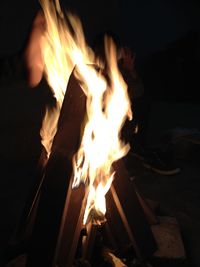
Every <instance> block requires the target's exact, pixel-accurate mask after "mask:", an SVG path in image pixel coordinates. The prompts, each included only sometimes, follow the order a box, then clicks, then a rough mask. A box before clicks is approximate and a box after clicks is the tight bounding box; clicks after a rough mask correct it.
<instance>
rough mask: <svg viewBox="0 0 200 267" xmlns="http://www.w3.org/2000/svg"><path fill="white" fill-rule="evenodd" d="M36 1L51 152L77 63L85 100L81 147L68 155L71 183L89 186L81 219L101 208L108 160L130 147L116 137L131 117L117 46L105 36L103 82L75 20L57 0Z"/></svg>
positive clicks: (109, 174)
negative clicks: (50, 97)
mask: <svg viewBox="0 0 200 267" xmlns="http://www.w3.org/2000/svg"><path fill="white" fill-rule="evenodd" d="M41 5H42V7H43V11H44V15H45V19H46V22H47V26H46V34H45V36H44V38H43V41H42V50H43V51H44V52H43V57H44V63H45V74H46V77H47V81H48V83H49V85H50V86H51V88H52V90H53V93H54V95H55V98H56V100H57V107H56V108H55V109H54V110H53V112H51V113H50V112H48V113H46V116H45V119H44V121H43V127H42V130H41V136H42V141H43V144H44V145H45V147H46V149H47V151H48V153H50V151H51V144H52V140H53V137H54V135H55V133H56V130H57V121H58V117H59V113H60V109H61V106H62V102H63V98H64V94H65V90H66V88H67V82H68V79H69V76H70V74H71V72H72V70H73V68H74V66H76V68H75V75H76V77H77V78H78V80H79V81H80V85H81V88H82V89H83V91H84V93H85V94H86V97H87V103H86V119H85V121H86V123H85V125H84V131H83V136H82V140H81V144H80V148H79V150H78V151H77V153H76V155H74V158H73V164H74V181H73V187H78V186H79V185H80V184H81V183H84V184H85V185H86V186H87V188H88V192H89V193H88V198H87V205H86V210H85V216H84V222H83V223H84V224H85V223H86V222H87V220H88V219H89V218H91V217H92V218H93V219H94V220H95V218H94V217H96V219H97V221H98V218H104V215H105V212H106V203H105V194H106V193H107V192H108V190H109V188H110V186H111V184H112V181H113V179H114V172H113V169H112V164H113V162H115V161H117V160H118V159H120V158H122V157H123V156H125V155H126V153H127V152H128V150H129V145H128V144H124V143H123V142H122V141H121V140H120V130H121V128H122V126H123V124H124V122H125V120H126V119H127V118H129V119H131V117H132V112H131V105H130V100H129V97H128V93H127V86H126V84H125V82H124V80H123V78H122V76H121V73H120V71H119V69H118V65H117V53H116V47H115V44H114V43H113V42H112V40H111V39H109V38H105V54H106V60H107V65H108V73H107V75H108V77H109V79H108V80H109V83H108V82H107V79H105V77H104V75H103V74H102V72H101V71H99V70H98V71H97V68H96V67H94V66H96V62H95V60H94V58H95V57H94V53H93V51H92V50H91V48H89V47H88V45H87V43H86V41H85V38H84V33H83V30H82V26H81V23H80V20H79V19H78V18H77V17H75V16H72V15H71V14H66V16H67V21H68V22H66V20H65V16H64V14H63V13H62V11H61V8H60V5H59V3H58V1H57V2H56V4H55V5H54V4H53V2H51V1H48V0H41ZM69 23H70V27H69ZM92 214H95V216H92ZM90 215H91V216H90ZM100 220H101V219H100Z"/></svg>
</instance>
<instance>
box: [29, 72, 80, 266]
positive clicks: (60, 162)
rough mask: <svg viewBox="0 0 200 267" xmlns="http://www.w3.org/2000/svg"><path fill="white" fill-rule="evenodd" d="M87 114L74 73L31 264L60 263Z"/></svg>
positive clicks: (31, 250)
mask: <svg viewBox="0 0 200 267" xmlns="http://www.w3.org/2000/svg"><path fill="white" fill-rule="evenodd" d="M84 115H85V95H84V94H83V92H82V89H81V88H80V86H79V84H78V82H77V80H76V79H75V77H74V75H73V74H72V75H71V77H70V80H69V84H68V89H67V91H66V94H65V98H64V102H63V106H62V110H61V114H60V118H59V123H58V130H57V133H56V135H55V137H54V140H53V146H52V152H51V155H50V158H49V160H48V163H47V167H46V172H45V177H44V182H43V184H42V188H41V193H40V201H39V204H38V209H37V215H36V219H35V224H34V228H33V233H32V237H31V242H30V243H31V244H30V248H29V251H28V257H27V267H35V266H43V267H49V266H56V256H57V254H58V246H59V244H58V243H59V242H58V241H59V236H60V230H61V228H62V227H61V225H62V222H63V211H64V208H65V203H66V199H67V193H68V191H69V187H70V185H71V182H70V181H71V176H72V173H73V168H72V156H73V155H74V153H75V151H76V150H77V149H78V147H79V142H80V132H81V124H82V121H83V118H84ZM78 205H79V203H78ZM79 206H80V205H79ZM76 207H77V206H74V210H75V209H76ZM69 267H70V266H69Z"/></svg>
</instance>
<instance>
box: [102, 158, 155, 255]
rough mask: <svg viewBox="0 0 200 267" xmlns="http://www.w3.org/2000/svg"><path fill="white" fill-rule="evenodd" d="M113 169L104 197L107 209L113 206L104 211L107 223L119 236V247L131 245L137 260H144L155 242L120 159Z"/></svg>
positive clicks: (152, 250) (150, 253) (153, 248)
mask: <svg viewBox="0 0 200 267" xmlns="http://www.w3.org/2000/svg"><path fill="white" fill-rule="evenodd" d="M113 166H114V170H115V172H116V174H115V179H114V181H113V184H112V188H111V190H110V191H109V192H108V193H107V197H106V198H107V206H108V207H109V206H110V205H111V206H112V207H111V208H108V212H107V215H108V217H107V220H108V223H109V225H112V228H111V230H112V229H113V230H114V232H115V235H117V236H118V239H119V240H120V242H119V244H120V243H121V242H122V243H125V244H126V245H127V246H129V245H130V244H131V243H132V245H133V247H134V250H135V253H136V255H137V257H138V258H140V259H146V258H148V257H149V256H151V255H152V254H153V253H154V251H155V250H156V248H157V245H156V241H155V239H154V236H153V233H152V231H151V228H150V225H149V222H148V221H147V219H146V216H145V213H144V210H143V208H142V206H141V205H140V202H139V200H138V196H137V194H136V192H135V189H134V184H133V182H131V180H130V177H129V174H128V172H127V170H126V168H125V165H124V163H123V159H121V160H119V161H117V162H116V163H115V164H114V165H113ZM112 201H113V202H114V203H115V206H116V209H117V210H118V213H119V214H120V219H119V216H118V215H117V217H118V218H117V217H116V214H117V213H116V209H115V208H113V203H112V204H111V202H112ZM123 226H124V228H125V231H126V235H124V232H125V231H124V230H122V229H123ZM115 228H116V229H115ZM121 235H122V236H123V237H122V236H121ZM127 236H128V237H127Z"/></svg>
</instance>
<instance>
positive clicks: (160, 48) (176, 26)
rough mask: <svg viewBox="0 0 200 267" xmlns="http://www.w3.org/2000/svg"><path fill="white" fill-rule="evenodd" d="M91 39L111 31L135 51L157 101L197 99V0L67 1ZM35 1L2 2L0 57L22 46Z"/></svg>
mask: <svg viewBox="0 0 200 267" xmlns="http://www.w3.org/2000/svg"><path fill="white" fill-rule="evenodd" d="M62 5H63V7H64V8H65V9H66V10H70V11H71V10H72V11H74V12H75V13H77V14H78V15H79V17H80V18H81V21H82V23H83V27H84V31H85V35H86V38H87V40H88V42H89V43H90V42H91V41H92V40H93V38H94V37H95V35H97V34H98V33H99V32H101V31H103V30H108V29H109V30H110V29H111V30H113V31H114V32H116V33H117V34H118V35H119V36H120V38H121V39H122V40H125V41H126V42H128V43H129V44H130V45H131V46H132V47H133V49H134V50H135V52H136V55H137V65H138V69H139V70H140V72H141V75H142V77H143V80H144V82H145V86H146V91H148V92H149V94H150V95H151V96H153V97H154V98H155V99H162V100H172V101H195V102H196V101H198V98H197V96H198V91H199V85H200V83H199V79H198V74H199V70H200V69H199V61H200V38H199V32H200V18H199V14H200V2H199V1H198V0H188V1H186V0H184V1H181V0H161V1H160V0H154V1H147V0H140V1H134V0H125V1H123V0H102V1H92V0H85V1H82V0H69V1H64V0H63V1H62ZM39 8H40V5H39V2H38V1H34V0H33V1H25V0H19V1H11V0H7V1H1V3H0V36H1V43H0V56H2V55H3V56H4V55H10V54H13V53H16V52H17V51H19V50H20V49H22V47H23V46H24V44H25V42H26V39H27V35H28V32H29V30H30V25H31V22H32V19H33V17H34V15H35V13H36V11H37V10H38V9H39Z"/></svg>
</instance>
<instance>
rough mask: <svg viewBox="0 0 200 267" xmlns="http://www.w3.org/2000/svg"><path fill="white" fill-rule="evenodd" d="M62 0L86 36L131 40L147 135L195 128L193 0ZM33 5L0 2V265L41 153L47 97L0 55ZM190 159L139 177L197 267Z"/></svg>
mask: <svg viewBox="0 0 200 267" xmlns="http://www.w3.org/2000/svg"><path fill="white" fill-rule="evenodd" d="M62 2H63V5H64V4H65V6H66V8H68V10H73V11H74V12H76V13H78V15H79V16H80V18H81V21H82V23H83V27H84V30H85V34H86V38H87V40H88V42H89V43H91V42H92V40H93V38H94V37H95V36H96V35H97V34H98V33H99V32H102V31H104V30H108V29H109V30H113V31H114V32H116V33H117V34H118V35H119V36H120V37H121V38H122V39H123V40H125V41H126V42H127V43H129V44H130V46H132V48H133V50H134V51H135V52H136V63H137V66H138V70H139V72H140V75H141V77H142V78H143V81H144V85H145V91H146V92H147V93H148V94H149V96H150V97H151V98H152V100H153V110H152V113H151V121H150V135H152V136H154V139H158V138H157V136H158V135H159V134H160V133H161V132H162V130H166V129H170V127H174V128H175V127H189V128H196V127H200V126H199V114H200V108H199V102H200V98H199V88H200V81H199V72H200V37H199V34H200V2H199V1H198V0H188V1H186V0H185V1H183V0H182V1H181V0H168V1H167V0H154V1H153V0H152V1H150V0H102V1H94V0H70V1H62ZM39 8H40V5H39V3H38V1H36V0H32V1H31V0H18V1H15V0H1V1H0V38H1V42H0V57H1V58H2V59H4V60H3V62H4V63H3V69H4V71H5V69H6V74H7V76H6V77H4V76H3V77H2V76H1V75H0V93H1V97H0V101H1V102H0V216H1V217H0V218H1V220H0V266H3V265H1V262H2V254H3V252H4V249H5V247H6V245H7V243H8V241H9V239H10V237H11V235H12V233H13V231H14V229H15V227H16V225H17V223H18V221H19V220H20V216H21V213H22V210H23V206H24V203H25V201H26V199H27V196H28V193H29V189H30V187H31V186H32V184H33V182H34V179H35V176H34V172H35V169H36V166H37V162H38V159H39V156H40V153H41V144H40V135H39V131H40V127H41V121H42V118H43V110H44V106H45V101H46V99H47V98H48V94H47V92H46V91H45V89H44V88H45V86H44V84H40V85H39V86H38V87H37V88H35V89H30V88H28V86H27V84H26V82H25V81H22V80H21V77H18V76H17V75H16V76H15V75H13V72H12V68H10V66H9V64H8V66H7V63H6V61H5V59H9V58H12V57H13V56H14V55H16V54H18V53H19V51H21V50H23V48H24V46H25V44H26V40H27V37H28V33H29V31H30V27H31V23H32V20H33V18H34V16H35V14H36V12H37V11H38V10H39ZM0 67H1V66H0ZM0 69H1V68H0ZM195 159H196V162H197V164H196V162H195V161H191V162H190V161H188V160H185V161H181V162H182V165H181V168H182V174H181V175H177V176H176V177H172V178H171V177H170V178H169V177H163V176H162V177H160V176H159V177H158V176H156V175H154V174H153V175H151V176H149V174H146V173H144V175H143V176H144V179H146V180H145V181H146V185H147V189H148V190H150V191H151V192H150V194H149V195H150V197H152V199H155V200H158V201H160V203H161V205H162V206H164V207H167V212H169V211H170V212H172V214H173V215H175V216H176V217H177V218H178V220H179V222H180V224H181V227H182V228H183V230H184V231H185V233H186V234H185V235H186V237H187V239H188V240H189V246H190V247H191V251H190V254H191V255H192V257H193V258H194V260H195V259H196V262H197V264H196V266H199V263H200V258H199V251H200V242H199V234H200V233H199V229H200V224H199V222H200V220H199V200H200V197H199V192H200V184H199V162H198V157H196V158H195ZM148 190H147V191H148ZM191 266H192V265H191Z"/></svg>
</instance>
